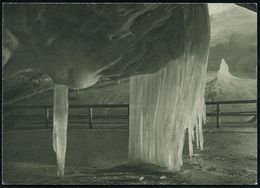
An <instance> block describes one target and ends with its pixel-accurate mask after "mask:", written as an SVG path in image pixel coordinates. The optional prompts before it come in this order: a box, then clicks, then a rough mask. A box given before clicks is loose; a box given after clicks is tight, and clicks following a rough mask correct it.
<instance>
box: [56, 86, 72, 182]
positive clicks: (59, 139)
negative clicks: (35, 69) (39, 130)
mask: <svg viewBox="0 0 260 188" xmlns="http://www.w3.org/2000/svg"><path fill="white" fill-rule="evenodd" d="M68 109H69V106H68V87H67V86H65V85H59V84H55V87H54V104H53V113H54V114H53V149H54V151H55V153H56V158H57V175H58V176H60V177H61V176H63V175H64V167H65V156H66V147H67V126H68Z"/></svg>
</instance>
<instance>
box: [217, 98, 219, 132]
mask: <svg viewBox="0 0 260 188" xmlns="http://www.w3.org/2000/svg"><path fill="white" fill-rule="evenodd" d="M217 128H219V104H218V103H217Z"/></svg>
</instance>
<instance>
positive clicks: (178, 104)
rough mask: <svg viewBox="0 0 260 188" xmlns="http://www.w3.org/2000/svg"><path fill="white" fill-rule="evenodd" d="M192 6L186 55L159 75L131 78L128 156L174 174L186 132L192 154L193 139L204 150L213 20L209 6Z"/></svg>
mask: <svg viewBox="0 0 260 188" xmlns="http://www.w3.org/2000/svg"><path fill="white" fill-rule="evenodd" d="M187 7H188V8H187V9H188V10H189V11H191V13H192V16H187V17H188V18H189V19H187V20H185V19H184V20H185V24H186V26H187V27H186V28H185V31H183V32H185V33H186V43H185V50H184V53H183V54H182V55H181V56H179V57H178V58H176V59H172V60H170V61H169V62H168V64H167V65H166V66H165V67H164V68H163V69H161V70H160V71H158V72H157V73H154V74H146V75H138V76H133V77H131V78H130V117H129V118H130V130H129V131H130V133H129V158H130V159H132V160H136V159H139V160H143V161H145V162H150V163H153V164H157V165H159V166H162V167H167V168H168V169H169V170H171V171H178V170H180V167H181V166H182V150H183V146H184V140H185V134H186V132H187V136H188V138H189V139H188V140H189V144H188V145H189V151H190V156H192V155H193V140H195V139H196V145H197V147H199V148H201V149H203V135H202V123H203V121H205V114H206V112H205V101H204V92H205V83H206V72H207V59H208V47H209V39H210V37H209V36H210V29H209V28H210V26H209V17H208V10H207V7H206V6H204V5H189V6H187ZM184 14H185V11H184ZM184 17H185V15H184ZM176 42H178V41H176ZM158 63H159V62H158Z"/></svg>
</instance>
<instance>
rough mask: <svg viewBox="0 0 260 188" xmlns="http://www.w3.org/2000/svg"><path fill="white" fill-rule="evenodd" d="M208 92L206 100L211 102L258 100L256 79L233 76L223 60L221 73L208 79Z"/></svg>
mask: <svg viewBox="0 0 260 188" xmlns="http://www.w3.org/2000/svg"><path fill="white" fill-rule="evenodd" d="M206 91H207V92H206V98H207V100H210V101H216V100H219V101H220V100H247V99H256V79H246V78H239V77H236V76H233V75H232V74H231V73H230V72H229V67H228V64H227V63H226V61H225V59H222V60H221V64H220V68H219V71H218V72H217V73H216V74H215V75H213V76H211V77H208V81H207V87H206Z"/></svg>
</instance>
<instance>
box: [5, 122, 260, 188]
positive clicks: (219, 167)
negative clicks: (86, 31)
mask: <svg viewBox="0 0 260 188" xmlns="http://www.w3.org/2000/svg"><path fill="white" fill-rule="evenodd" d="M256 141H257V134H256V127H247V128H246V127H244V128H243V127H236V128H234V127H233V128H232V127H228V128H227V127H226V128H225V127H221V128H219V129H217V128H214V127H205V128H204V150H203V151H199V150H196V151H195V155H194V157H193V159H192V160H191V159H190V158H189V157H188V147H187V145H186V144H185V146H184V153H183V163H184V164H183V166H182V168H181V171H180V172H175V173H170V172H168V171H167V170H165V169H163V168H159V167H157V166H154V165H151V164H144V163H141V162H127V155H128V154H127V152H128V149H127V146H128V130H127V129H100V130H98V129H93V130H87V129H81V130H78V129H69V131H68V146H67V156H66V169H65V176H64V178H58V177H57V176H56V164H55V163H56V161H55V155H54V152H53V150H52V132H51V130H30V131H29V130H28V131H26V130H22V131H21V130H20V131H14V130H11V131H5V132H4V133H3V180H2V181H3V183H4V184H7V185H8V184H9V185H10V184H12V185H13V184H26V185H31V184H37V185H39V184H53V185H55V184H73V185H76V184H99V185H102V184H103V185H105V184H106V185H107V184H113V185H116V184H121V185H123V184H152V185H160V184H175V185H176V184H178V185H185V184H186V185H227V184H235V185H238V184H251V185H252V184H253V185H254V184H256V182H257V180H256V179H257V147H256Z"/></svg>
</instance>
